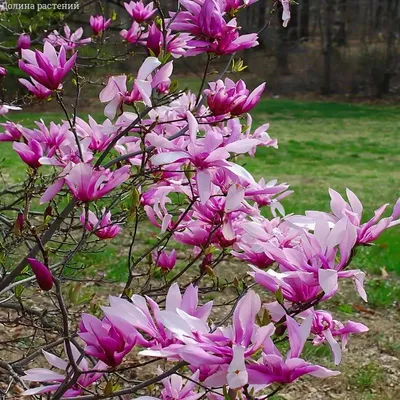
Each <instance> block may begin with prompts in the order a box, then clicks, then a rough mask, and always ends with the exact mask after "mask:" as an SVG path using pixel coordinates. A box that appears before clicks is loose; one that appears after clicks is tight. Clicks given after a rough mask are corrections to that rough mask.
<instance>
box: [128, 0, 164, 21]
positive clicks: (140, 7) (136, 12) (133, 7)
mask: <svg viewBox="0 0 400 400" xmlns="http://www.w3.org/2000/svg"><path fill="white" fill-rule="evenodd" d="M124 7H125V9H126V11H127V12H128V14H129V15H130V16H131V17H132V18H133V19H134V20H135V21H136V22H137V23H139V24H140V23H142V22H144V21H147V20H148V19H150V18H152V17H153V15H154V14H155V13H156V12H157V9H155V8H154V4H153V2H151V3H149V4H148V5H147V6H145V5H144V3H143V1H142V0H140V1H136V2H135V1H131V2H130V3H124Z"/></svg>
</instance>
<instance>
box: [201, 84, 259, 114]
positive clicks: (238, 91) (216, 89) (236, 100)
mask: <svg viewBox="0 0 400 400" xmlns="http://www.w3.org/2000/svg"><path fill="white" fill-rule="evenodd" d="M209 86H210V89H206V90H204V94H205V95H206V96H207V104H208V107H209V108H210V110H211V111H212V112H213V113H214V114H215V115H221V114H228V113H230V114H232V115H241V114H244V113H247V112H249V111H250V110H252V109H253V108H254V107H255V106H256V105H257V103H258V102H259V100H260V98H261V95H262V92H263V91H264V88H265V83H263V84H261V85H260V86H258V87H257V88H256V89H255V90H254V91H253V92H252V93H250V91H249V90H248V89H247V88H246V84H245V83H244V82H243V81H242V80H240V81H238V82H237V83H236V84H235V83H234V82H233V81H232V80H231V79H229V78H226V79H225V83H224V82H223V81H221V80H219V81H217V82H211V83H209Z"/></svg>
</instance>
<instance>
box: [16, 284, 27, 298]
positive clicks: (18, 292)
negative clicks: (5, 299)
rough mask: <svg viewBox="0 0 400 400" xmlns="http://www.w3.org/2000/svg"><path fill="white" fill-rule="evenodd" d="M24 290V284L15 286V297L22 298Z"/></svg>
mask: <svg viewBox="0 0 400 400" xmlns="http://www.w3.org/2000/svg"><path fill="white" fill-rule="evenodd" d="M24 290H25V286H22V285H17V286H15V289H14V294H15V297H16V298H17V299H19V300H20V299H21V296H22V293H23V292H24Z"/></svg>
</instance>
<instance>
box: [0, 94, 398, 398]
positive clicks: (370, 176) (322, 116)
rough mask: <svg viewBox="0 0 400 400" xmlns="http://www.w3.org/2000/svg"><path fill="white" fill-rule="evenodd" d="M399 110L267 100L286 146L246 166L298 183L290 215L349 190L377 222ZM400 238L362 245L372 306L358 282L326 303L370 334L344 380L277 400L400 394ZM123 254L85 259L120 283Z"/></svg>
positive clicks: (351, 355)
mask: <svg viewBox="0 0 400 400" xmlns="http://www.w3.org/2000/svg"><path fill="white" fill-rule="evenodd" d="M399 112H400V108H399V107H394V106H384V107H383V106H370V105H361V104H340V103H329V102H297V101H291V100H281V99H279V100H278V99H265V100H263V101H262V102H260V104H259V105H258V107H257V110H256V112H255V113H254V122H253V124H255V125H259V124H261V123H265V122H270V123H271V126H270V130H269V133H270V136H271V137H276V138H278V140H279V150H274V149H270V148H268V149H260V150H258V151H257V154H256V157H255V158H250V157H248V158H245V159H242V164H245V165H246V167H247V168H248V169H249V170H250V171H251V172H252V173H253V174H254V175H255V176H256V177H257V178H260V177H261V176H264V177H266V179H275V178H276V179H278V181H280V182H282V181H284V182H288V183H290V184H291V188H292V189H293V190H294V194H292V195H291V196H290V197H289V198H287V199H286V200H285V201H284V206H285V209H286V212H287V213H289V212H294V213H303V212H304V211H305V210H311V209H317V210H326V211H328V210H329V196H328V188H329V187H332V188H334V189H335V190H337V191H339V192H341V193H342V194H344V192H345V189H346V187H348V188H350V189H351V190H353V191H354V192H355V193H356V194H357V195H358V196H359V198H360V199H361V201H362V202H363V204H364V206H365V210H364V212H365V216H368V217H369V218H370V217H371V216H372V215H373V211H374V210H375V209H377V208H378V207H379V206H381V205H382V204H384V203H386V202H388V203H390V204H391V205H393V204H394V202H395V201H396V199H397V198H398V197H399V195H400V189H399V182H400V168H399V162H400V155H399V151H400V140H399V134H400V118H399ZM95 115H96V116H97V115H100V114H99V113H95ZM11 118H12V119H13V120H15V121H23V122H22V123H27V124H32V121H33V120H35V119H36V120H37V119H39V118H43V119H44V120H45V122H48V121H50V120H52V119H60V118H61V115H60V114H45V113H43V114H40V115H38V114H16V113H15V114H13V115H12V116H11ZM9 148H10V146H9V144H1V149H2V151H1V152H0V160H1V159H3V160H2V162H1V163H0V168H1V172H2V174H3V178H4V180H6V181H8V180H9V178H10V177H12V179H20V178H22V177H23V175H24V170H23V168H21V167H20V166H21V163H20V162H19V160H18V159H17V157H16V156H15V155H14V154H13V153H12V152H11V151H8V150H9ZM4 149H5V151H3V150H4ZM1 185H3V183H1ZM389 214H390V213H388V215H389ZM399 233H400V229H399V227H397V228H394V229H392V230H391V231H388V232H386V233H385V234H384V235H382V237H381V238H380V239H379V240H378V242H377V244H376V245H375V246H373V247H368V248H363V249H361V251H360V252H359V253H358V254H357V257H356V258H355V260H354V263H353V266H354V268H360V269H363V270H364V271H366V272H367V274H368V283H367V285H366V287H367V292H368V296H369V302H368V303H367V304H365V303H363V302H362V300H361V299H359V298H358V296H357V294H356V293H355V290H354V288H353V287H352V285H351V284H350V285H347V284H346V285H345V286H344V290H343V292H341V294H340V295H338V296H337V297H336V298H335V299H334V300H332V301H330V302H329V304H327V308H328V309H330V310H331V311H333V312H334V313H335V316H337V319H341V320H344V321H345V320H348V319H350V320H354V321H359V322H363V323H365V324H366V325H368V326H369V328H370V331H369V332H368V333H367V334H365V335H360V336H357V337H352V338H351V339H350V342H349V346H348V351H347V352H346V353H345V354H344V357H343V362H342V365H341V366H340V367H339V369H340V370H341V371H342V372H343V374H342V376H340V377H335V378H331V379H329V380H324V381H316V380H315V379H312V380H310V379H304V380H300V381H299V383H297V384H296V385H293V386H290V387H289V388H287V389H285V390H283V392H282V393H281V394H280V395H279V396H275V397H274V399H276V400H278V399H286V400H300V399H301V400H306V399H307V400H317V399H341V400H347V399H348V400H353V399H354V400H370V399H371V400H372V399H374V400H395V399H398V398H400V361H399V360H400V330H399V328H400V318H399V300H400V283H399V282H400V281H399V275H400V235H399ZM122 240H123V238H122ZM142 240H143V242H144V243H145V244H146V243H147V244H150V243H151V242H152V241H153V240H154V238H152V237H151V235H148V234H144V235H143V237H142ZM123 253H124V246H123V244H122V243H121V242H118V241H117V240H114V241H113V242H112V244H111V246H110V247H109V251H108V252H102V253H99V254H96V255H95V256H86V257H87V258H86V260H85V261H86V262H88V263H91V264H93V265H95V266H96V267H97V268H102V269H104V271H108V272H107V274H108V276H109V277H110V278H112V279H117V280H118V279H120V280H121V279H123V277H124V274H125V269H126V266H125V264H124V261H123V258H122V257H119V258H118V257H115V255H121V254H123ZM116 259H117V261H116ZM119 260H121V261H119ZM224 272H225V271H224V270H223V269H221V270H220V271H219V274H221V276H223V275H224ZM109 289H110V291H111V290H112V288H109ZM307 352H308V355H309V356H310V357H311V358H318V359H319V360H320V361H321V357H322V359H323V363H324V365H327V366H330V367H333V365H332V364H331V361H330V353H329V351H327V350H326V349H325V348H323V347H317V348H314V347H312V346H309V347H308V349H307Z"/></svg>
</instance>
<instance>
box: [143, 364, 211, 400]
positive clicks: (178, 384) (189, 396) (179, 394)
mask: <svg viewBox="0 0 400 400" xmlns="http://www.w3.org/2000/svg"><path fill="white" fill-rule="evenodd" d="M161 373H162V372H161V371H160V374H161ZM199 374H200V372H199V371H196V372H195V373H194V374H193V375H192V376H191V377H190V380H189V379H188V380H187V382H186V384H185V385H183V379H182V377H181V376H180V375H171V376H170V377H168V378H165V379H163V380H162V381H161V383H162V384H163V386H164V389H162V390H161V397H160V398H161V399H162V400H172V399H173V400H197V399H200V398H201V397H203V395H204V392H195V391H194V389H195V388H196V386H197V384H196V382H198V381H199ZM136 400H159V398H157V397H150V396H141V397H138V398H137V399H136Z"/></svg>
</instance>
